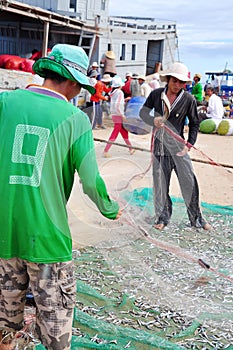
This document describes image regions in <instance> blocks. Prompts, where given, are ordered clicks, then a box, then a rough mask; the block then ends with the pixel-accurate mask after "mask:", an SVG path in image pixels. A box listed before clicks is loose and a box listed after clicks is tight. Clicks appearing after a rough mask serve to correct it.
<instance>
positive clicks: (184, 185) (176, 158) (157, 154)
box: [140, 62, 211, 230]
mask: <svg viewBox="0 0 233 350" xmlns="http://www.w3.org/2000/svg"><path fill="white" fill-rule="evenodd" d="M160 78H161V81H165V82H166V83H167V84H166V86H165V88H159V89H156V90H153V91H152V92H151V93H150V95H149V96H148V98H147V100H146V101H145V103H144V105H143V107H142V108H141V110H140V117H141V118H142V119H143V121H144V122H146V123H147V124H149V125H151V126H153V138H152V154H153V184H154V185H153V186H154V206H155V223H154V227H155V228H156V229H158V230H162V229H163V228H164V227H165V226H167V225H168V223H169V221H170V218H171V215H172V201H171V198H170V195H169V185H170V180H171V174H172V171H173V170H174V171H175V173H176V175H177V178H178V181H179V185H180V188H181V193H182V196H183V198H184V201H185V205H186V207H187V212H188V217H189V221H190V224H191V226H192V227H199V228H203V229H205V230H210V229H211V226H210V225H209V224H208V223H207V222H206V221H205V219H204V218H203V216H202V213H201V210H200V206H199V188H198V183H197V179H196V176H195V174H194V171H193V167H192V164H191V160H190V157H189V155H188V151H189V149H190V148H191V147H192V145H194V144H195V141H196V139H197V134H198V130H199V119H198V114H197V105H196V101H195V99H194V97H193V96H192V95H191V94H189V93H188V92H186V91H185V89H184V87H185V84H187V83H191V81H190V78H189V76H188V68H187V67H186V66H185V65H184V64H182V63H180V62H175V63H174V64H173V65H172V66H171V68H170V69H169V70H168V71H162V72H160ZM152 111H153V113H152ZM186 116H187V117H188V119H189V133H188V140H187V141H185V140H184V135H183V130H184V123H185V118H186Z"/></svg>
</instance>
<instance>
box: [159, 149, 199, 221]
mask: <svg viewBox="0 0 233 350" xmlns="http://www.w3.org/2000/svg"><path fill="white" fill-rule="evenodd" d="M173 170H174V171H175V173H176V175H177V178H178V181H179V185H180V189H181V193H182V196H183V199H184V202H185V205H186V208H187V213H188V217H189V221H190V224H191V226H195V227H203V226H204V225H205V224H206V221H205V220H204V219H203V217H202V214H201V210H200V206H199V188H198V183H197V179H196V176H195V174H194V172H193V167H192V164H191V160H190V157H189V155H188V154H186V155H185V156H183V157H179V156H176V155H174V156H173V155H172V156H157V155H154V156H153V182H154V207H155V223H157V224H165V225H167V224H168V223H169V221H170V218H171V215H172V201H171V198H170V195H169V186H170V180H171V174H172V171H173Z"/></svg>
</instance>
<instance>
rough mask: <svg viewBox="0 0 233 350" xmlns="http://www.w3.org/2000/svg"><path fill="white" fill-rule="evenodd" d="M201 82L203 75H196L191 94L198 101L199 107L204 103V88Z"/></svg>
mask: <svg viewBox="0 0 233 350" xmlns="http://www.w3.org/2000/svg"><path fill="white" fill-rule="evenodd" d="M200 80H201V74H200V73H196V74H194V77H193V81H194V84H193V87H192V92H191V93H192V95H193V96H194V97H195V99H196V101H197V105H201V104H202V102H203V88H202V85H201V83H200Z"/></svg>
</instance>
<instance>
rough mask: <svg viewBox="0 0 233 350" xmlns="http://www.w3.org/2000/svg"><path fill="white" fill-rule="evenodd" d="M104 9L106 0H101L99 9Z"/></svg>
mask: <svg viewBox="0 0 233 350" xmlns="http://www.w3.org/2000/svg"><path fill="white" fill-rule="evenodd" d="M105 9H106V0H101V10H102V11H105Z"/></svg>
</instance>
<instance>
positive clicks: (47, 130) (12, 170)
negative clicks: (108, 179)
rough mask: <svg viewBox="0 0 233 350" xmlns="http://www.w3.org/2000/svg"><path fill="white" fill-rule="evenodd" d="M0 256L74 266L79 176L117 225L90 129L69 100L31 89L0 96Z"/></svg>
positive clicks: (94, 198) (116, 207)
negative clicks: (73, 205) (73, 198)
mask: <svg viewBox="0 0 233 350" xmlns="http://www.w3.org/2000/svg"><path fill="white" fill-rule="evenodd" d="M0 164H1V171H0V193H1V201H0V227H1V228H0V230H1V231H0V232H1V233H0V247H1V250H0V257H1V258H4V259H10V258H13V257H19V258H21V259H25V260H28V261H32V262H37V263H51V262H60V261H68V260H71V259H72V238H71V234H70V230H69V226H68V220H67V211H66V203H67V201H68V199H69V196H70V193H71V190H72V186H73V181H74V174H75V171H76V170H77V172H78V174H79V177H80V181H81V183H82V187H83V191H84V193H85V194H87V195H88V196H89V197H90V198H91V200H92V201H93V202H94V203H95V204H96V206H97V207H98V209H99V210H100V212H101V213H102V214H103V215H104V216H105V217H107V218H109V219H115V218H116V215H117V213H118V210H119V206H118V204H117V203H116V202H114V201H112V200H110V198H109V196H108V193H107V190H106V186H105V183H104V181H103V179H102V177H101V176H100V174H99V171H98V165H97V162H96V155H95V149H94V142H93V136H92V130H91V125H90V122H89V119H88V117H87V116H86V114H85V113H83V112H82V111H80V110H79V109H77V108H76V107H74V106H73V105H72V104H71V103H69V102H67V101H65V100H64V99H59V98H55V97H54V96H48V95H44V94H41V93H37V92H32V91H30V90H15V91H12V92H3V93H1V94H0Z"/></svg>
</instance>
